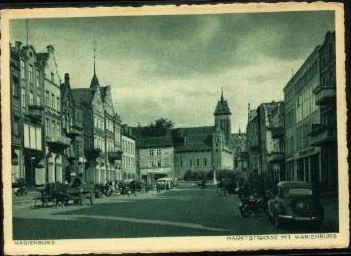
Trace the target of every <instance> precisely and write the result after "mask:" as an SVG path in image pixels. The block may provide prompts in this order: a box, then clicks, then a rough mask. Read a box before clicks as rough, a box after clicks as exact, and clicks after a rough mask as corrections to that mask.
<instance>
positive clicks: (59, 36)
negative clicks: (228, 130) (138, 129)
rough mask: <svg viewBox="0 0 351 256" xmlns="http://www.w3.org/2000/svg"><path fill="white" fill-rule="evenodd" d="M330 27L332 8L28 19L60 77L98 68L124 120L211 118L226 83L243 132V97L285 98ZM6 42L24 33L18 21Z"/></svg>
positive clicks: (197, 122)
mask: <svg viewBox="0 0 351 256" xmlns="http://www.w3.org/2000/svg"><path fill="white" fill-rule="evenodd" d="M328 30H334V14H333V12H326V11H319V12H316V11H315V12H306V11H305V12H279V13H244V14H213V15H183V16H169V15H167V16H127V17H126V16H124V17H94V18H93V17H86V18H51V19H30V20H28V35H29V37H28V39H29V44H31V45H33V46H34V48H35V49H36V51H37V52H42V51H46V46H47V45H50V44H51V45H53V46H54V48H55V56H56V60H57V64H58V69H59V72H60V76H61V79H63V77H64V73H69V74H70V78H71V79H70V81H71V87H72V88H84V87H89V85H90V81H91V78H92V76H93V49H94V41H96V44H95V45H96V46H95V47H96V73H97V77H98V79H99V81H100V85H103V86H105V85H110V86H111V89H112V97H113V101H114V107H115V111H116V112H117V113H119V114H120V115H121V117H122V121H123V122H124V123H127V124H129V125H132V126H134V125H138V124H140V125H147V124H150V123H151V122H153V121H154V120H156V119H158V118H160V117H164V118H168V119H170V120H172V121H173V122H174V123H175V126H176V127H192V126H207V125H213V124H214V117H213V112H214V109H215V106H216V104H217V101H218V100H219V98H220V94H221V90H222V89H223V92H224V97H225V98H226V99H227V100H228V105H229V107H230V109H231V112H232V132H237V131H238V129H239V128H241V131H245V129H246V124H247V112H248V103H250V105H251V109H253V108H256V107H257V106H258V105H259V104H261V103H263V102H271V101H273V100H274V101H278V100H283V99H284V95H283V88H284V86H285V85H286V83H287V82H288V81H289V79H290V78H291V76H292V74H293V72H294V70H295V71H296V70H297V69H298V68H299V67H300V66H301V64H302V63H303V61H304V60H305V59H306V58H307V57H308V55H309V54H310V53H311V52H312V51H313V49H314V48H315V47H316V46H317V45H318V44H321V43H322V42H323V40H324V36H325V33H326V31H328ZM10 41H11V43H12V44H14V42H15V41H22V42H23V43H25V42H26V26H25V22H24V20H13V21H11V23H10Z"/></svg>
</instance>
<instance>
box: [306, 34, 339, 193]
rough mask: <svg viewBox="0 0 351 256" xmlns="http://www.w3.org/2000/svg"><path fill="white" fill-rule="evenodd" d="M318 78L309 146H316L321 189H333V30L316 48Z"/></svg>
mask: <svg viewBox="0 0 351 256" xmlns="http://www.w3.org/2000/svg"><path fill="white" fill-rule="evenodd" d="M319 56H320V57H319V66H320V79H319V84H318V85H317V86H316V88H315V89H314V90H313V94H314V97H315V103H316V105H317V106H319V109H320V120H319V121H320V123H313V124H312V129H311V134H310V135H311V146H313V147H317V148H320V174H319V176H320V178H319V182H320V184H321V186H322V187H323V189H324V190H325V191H328V192H336V191H337V188H338V186H337V184H338V172H337V170H338V162H337V136H336V135H337V132H336V72H335V69H336V63H335V32H327V34H326V36H325V39H324V42H323V44H322V45H321V47H320V49H319Z"/></svg>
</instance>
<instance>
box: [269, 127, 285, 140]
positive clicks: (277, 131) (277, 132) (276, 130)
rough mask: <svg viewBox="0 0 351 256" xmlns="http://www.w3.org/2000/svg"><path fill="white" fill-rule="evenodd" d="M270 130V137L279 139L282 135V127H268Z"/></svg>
mask: <svg viewBox="0 0 351 256" xmlns="http://www.w3.org/2000/svg"><path fill="white" fill-rule="evenodd" d="M270 130H271V132H272V138H273V139H279V138H282V137H283V136H284V128H283V127H281V126H279V127H271V128H270Z"/></svg>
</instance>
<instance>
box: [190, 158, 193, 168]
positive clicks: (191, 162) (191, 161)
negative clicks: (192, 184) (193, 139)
mask: <svg viewBox="0 0 351 256" xmlns="http://www.w3.org/2000/svg"><path fill="white" fill-rule="evenodd" d="M192 166H193V160H191V159H190V167H192Z"/></svg>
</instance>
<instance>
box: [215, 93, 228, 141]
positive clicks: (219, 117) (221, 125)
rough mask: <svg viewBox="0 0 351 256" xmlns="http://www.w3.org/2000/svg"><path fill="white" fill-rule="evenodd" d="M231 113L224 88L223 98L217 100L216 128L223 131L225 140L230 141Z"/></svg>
mask: <svg viewBox="0 0 351 256" xmlns="http://www.w3.org/2000/svg"><path fill="white" fill-rule="evenodd" d="M231 115H232V113H231V112H230V109H229V107H228V102H227V100H225V99H224V97H223V90H222V94H221V99H220V100H219V101H218V102H217V106H216V110H215V112H214V117H215V128H216V130H217V129H219V130H220V131H222V133H223V135H224V138H225V142H226V143H228V142H229V138H230V134H231V118H230V117H231Z"/></svg>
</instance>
